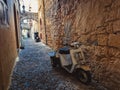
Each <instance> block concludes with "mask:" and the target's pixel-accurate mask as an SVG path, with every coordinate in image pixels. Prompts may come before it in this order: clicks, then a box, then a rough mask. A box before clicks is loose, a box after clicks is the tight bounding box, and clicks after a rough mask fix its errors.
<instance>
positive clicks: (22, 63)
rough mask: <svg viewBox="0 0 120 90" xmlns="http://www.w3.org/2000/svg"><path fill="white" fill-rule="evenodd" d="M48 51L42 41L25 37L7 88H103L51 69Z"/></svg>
mask: <svg viewBox="0 0 120 90" xmlns="http://www.w3.org/2000/svg"><path fill="white" fill-rule="evenodd" d="M48 51H50V48H49V47H47V46H45V45H44V44H43V43H41V42H40V43H35V42H34V41H33V40H31V39H26V40H25V49H24V50H21V51H20V54H19V61H18V62H16V66H15V68H14V71H13V75H12V77H11V79H12V82H11V86H10V89H9V90H104V89H100V88H101V87H99V86H98V85H94V83H91V84H90V85H84V84H82V83H81V82H79V81H78V80H77V79H76V78H75V77H74V75H70V74H69V73H67V72H66V71H64V70H58V69H53V68H52V66H51V64H50V58H49V56H48V54H47V53H48ZM96 86H97V87H96Z"/></svg>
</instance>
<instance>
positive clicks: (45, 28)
mask: <svg viewBox="0 0 120 90" xmlns="http://www.w3.org/2000/svg"><path fill="white" fill-rule="evenodd" d="M43 13H44V27H45V38H46V40H45V43H46V45H47V44H48V43H47V32H46V16H45V1H44V0H43Z"/></svg>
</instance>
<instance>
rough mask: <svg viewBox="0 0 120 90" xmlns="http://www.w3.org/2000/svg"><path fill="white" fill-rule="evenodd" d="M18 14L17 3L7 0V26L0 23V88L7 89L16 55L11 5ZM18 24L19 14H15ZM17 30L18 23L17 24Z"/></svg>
mask: <svg viewBox="0 0 120 90" xmlns="http://www.w3.org/2000/svg"><path fill="white" fill-rule="evenodd" d="M14 4H15V5H16V10H17V11H18V14H19V9H18V4H17V2H16V1H14V0H7V5H8V13H9V26H7V27H6V26H4V27H1V25H0V90H7V88H8V86H9V83H10V76H11V71H12V69H13V66H14V62H15V59H16V57H17V45H16V35H15V25H14V13H13V6H14ZM17 19H18V23H17V24H19V16H17ZM18 30H19V25H18Z"/></svg>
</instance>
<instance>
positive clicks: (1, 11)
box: [0, 0, 9, 27]
mask: <svg viewBox="0 0 120 90" xmlns="http://www.w3.org/2000/svg"><path fill="white" fill-rule="evenodd" d="M8 24H9V23H8V7H7V1H6V0H4V1H3V0H0V27H1V26H3V25H8Z"/></svg>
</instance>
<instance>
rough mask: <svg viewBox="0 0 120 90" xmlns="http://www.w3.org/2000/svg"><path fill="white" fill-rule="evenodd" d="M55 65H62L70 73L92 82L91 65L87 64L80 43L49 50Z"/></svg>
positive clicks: (84, 80) (85, 81)
mask: <svg viewBox="0 0 120 90" xmlns="http://www.w3.org/2000/svg"><path fill="white" fill-rule="evenodd" d="M49 55H50V58H51V64H52V66H53V67H62V68H64V69H65V70H67V71H68V72H69V73H76V74H77V77H78V79H79V80H80V81H81V82H82V83H84V84H88V83H90V82H91V74H90V67H89V66H88V65H86V64H85V62H86V61H85V57H84V53H83V51H82V49H81V48H80V44H79V43H78V42H75V43H72V44H71V47H70V46H65V47H63V48H60V49H59V50H57V51H53V52H49Z"/></svg>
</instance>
